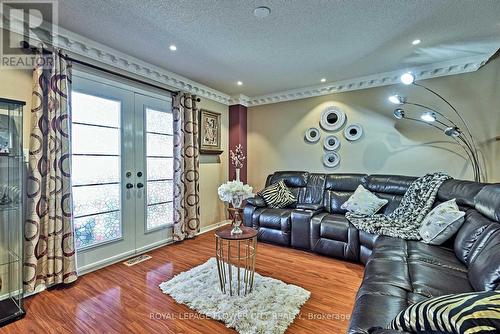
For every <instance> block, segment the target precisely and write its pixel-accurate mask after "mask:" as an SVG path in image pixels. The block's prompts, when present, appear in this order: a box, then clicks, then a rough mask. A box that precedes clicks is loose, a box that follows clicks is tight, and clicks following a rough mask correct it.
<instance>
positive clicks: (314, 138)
mask: <svg viewBox="0 0 500 334" xmlns="http://www.w3.org/2000/svg"><path fill="white" fill-rule="evenodd" d="M320 138H321V133H320V132H319V129H318V128H309V129H307V130H306V134H305V139H306V141H307V142H309V143H317V142H318V140H319V139H320Z"/></svg>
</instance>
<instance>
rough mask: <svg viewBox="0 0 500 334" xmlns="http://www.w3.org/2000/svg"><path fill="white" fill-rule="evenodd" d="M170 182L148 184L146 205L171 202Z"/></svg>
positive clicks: (171, 189)
mask: <svg viewBox="0 0 500 334" xmlns="http://www.w3.org/2000/svg"><path fill="white" fill-rule="evenodd" d="M172 185H173V182H172V181H154V182H148V205H149V204H158V203H164V202H171V201H172V198H173V188H172Z"/></svg>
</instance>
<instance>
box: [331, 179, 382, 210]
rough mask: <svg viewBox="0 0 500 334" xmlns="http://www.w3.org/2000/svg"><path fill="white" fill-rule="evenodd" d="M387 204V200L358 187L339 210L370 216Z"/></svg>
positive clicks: (360, 186)
mask: <svg viewBox="0 0 500 334" xmlns="http://www.w3.org/2000/svg"><path fill="white" fill-rule="evenodd" d="M388 202H389V201H388V200H386V199H382V198H379V197H377V196H376V195H375V194H372V193H371V192H370V191H369V190H366V189H365V187H363V186H362V185H359V186H358V187H357V188H356V191H355V192H354V194H353V195H352V196H351V197H349V199H348V200H347V202H345V203H344V204H342V206H341V209H344V210H347V211H349V212H352V213H354V214H357V215H363V216H372V215H374V214H375V213H377V211H379V210H380V209H381V208H382V207H383V206H384V205H386V204H387V203H388Z"/></svg>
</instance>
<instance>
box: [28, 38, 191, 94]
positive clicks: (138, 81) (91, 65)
mask: <svg viewBox="0 0 500 334" xmlns="http://www.w3.org/2000/svg"><path fill="white" fill-rule="evenodd" d="M19 44H20V45H21V47H22V48H23V49H24V50H26V51H29V52H31V53H35V52H36V51H37V50H39V49H40V48H37V47H34V46H31V45H30V44H29V43H28V42H26V41H21V42H20V43H19ZM41 50H42V54H52V53H53V51H51V50H48V49H45V48H42V49H41ZM60 55H61V57H63V58H64V59H66V60H69V61H71V62H73V63H77V64H79V65H83V66H86V67H90V68H93V69H95V70H98V71H101V72H105V73H108V74H111V75H115V76H118V77H121V78H124V79H127V80H131V81H135V82H137V83H140V84H143V85H147V86H150V87H154V88H156V89H160V90H164V91H167V92H169V93H171V94H172V95H177V94H179V92H178V91H174V90H171V89H168V88H165V87H162V86H158V85H155V84H152V83H150V82H147V81H143V80H141V79H137V78H134V77H131V76H128V75H125V74H122V73H119V72H115V71H112V70H109V69H107V68H104V67H101V66H98V65H94V64H91V63H88V62H86V61H83V60H79V59H75V58H73V57H70V56H68V55H67V54H62V53H60ZM196 101H197V102H200V101H201V99H200V98H199V97H197V98H196Z"/></svg>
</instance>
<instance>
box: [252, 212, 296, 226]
mask: <svg viewBox="0 0 500 334" xmlns="http://www.w3.org/2000/svg"><path fill="white" fill-rule="evenodd" d="M291 215H292V210H291V209H273V208H266V209H263V210H262V211H261V212H260V216H259V226H260V227H267V228H271V229H274V230H282V231H290V216H291Z"/></svg>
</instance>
